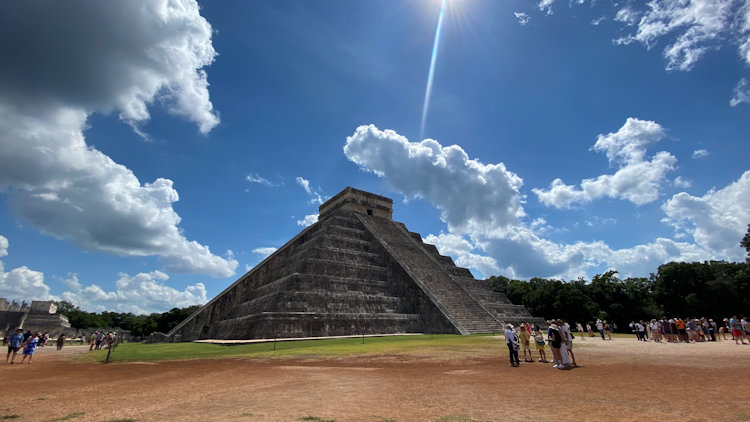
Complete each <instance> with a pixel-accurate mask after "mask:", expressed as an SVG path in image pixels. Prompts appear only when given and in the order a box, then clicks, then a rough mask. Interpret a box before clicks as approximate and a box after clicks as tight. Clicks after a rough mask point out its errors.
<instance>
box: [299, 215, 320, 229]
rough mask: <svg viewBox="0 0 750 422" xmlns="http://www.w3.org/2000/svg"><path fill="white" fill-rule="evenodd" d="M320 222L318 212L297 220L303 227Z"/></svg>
mask: <svg viewBox="0 0 750 422" xmlns="http://www.w3.org/2000/svg"><path fill="white" fill-rule="evenodd" d="M317 222H318V214H308V215H306V216H305V218H303V219H302V220H297V225H298V226H302V227H307V226H312V225H313V224H315V223H317Z"/></svg>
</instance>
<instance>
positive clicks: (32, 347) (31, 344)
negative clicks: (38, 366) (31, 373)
mask: <svg viewBox="0 0 750 422" xmlns="http://www.w3.org/2000/svg"><path fill="white" fill-rule="evenodd" d="M39 337H40V335H39V334H38V333H37V334H32V335H31V338H27V339H26V340H25V341H24V344H25V345H26V346H25V347H24V349H23V358H21V363H24V362H25V361H26V356H28V357H29V365H31V359H33V358H34V352H36V346H37V345H38V344H39Z"/></svg>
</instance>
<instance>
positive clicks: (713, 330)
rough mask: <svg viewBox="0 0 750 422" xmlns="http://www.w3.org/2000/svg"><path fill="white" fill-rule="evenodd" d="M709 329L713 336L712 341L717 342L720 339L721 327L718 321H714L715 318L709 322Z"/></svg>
mask: <svg viewBox="0 0 750 422" xmlns="http://www.w3.org/2000/svg"><path fill="white" fill-rule="evenodd" d="M708 324H709V328H708V332H709V333H710V334H711V341H716V340H718V339H719V326H718V325H717V324H716V321H714V320H713V318H710V319H709V320H708Z"/></svg>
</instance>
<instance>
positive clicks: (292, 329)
mask: <svg viewBox="0 0 750 422" xmlns="http://www.w3.org/2000/svg"><path fill="white" fill-rule="evenodd" d="M422 331H423V327H422V319H421V316H420V315H416V314H377V313H375V314H370V313H359V312H357V313H348V314H346V313H316V312H266V313H262V314H254V315H246V316H242V317H239V318H232V319H227V320H223V321H219V322H218V323H217V324H216V325H215V326H213V327H208V328H207V329H206V331H205V332H204V333H203V335H202V337H203V338H220V339H233V338H284V337H315V336H319V337H324V336H343V335H352V334H382V333H416V332H422Z"/></svg>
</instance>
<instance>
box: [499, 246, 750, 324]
mask: <svg viewBox="0 0 750 422" xmlns="http://www.w3.org/2000/svg"><path fill="white" fill-rule="evenodd" d="M746 237H748V236H746ZM487 283H489V285H490V287H492V288H493V289H494V290H496V291H499V292H504V293H505V294H506V295H507V296H508V299H510V301H511V302H513V303H516V304H522V305H524V306H526V308H527V309H528V310H529V311H530V312H531V314H532V315H534V316H539V317H543V318H546V319H550V318H561V319H563V320H565V321H568V322H581V323H585V322H587V321H593V320H596V319H606V320H608V321H609V322H615V323H616V324H618V326H620V327H624V326H626V325H627V324H628V323H629V322H630V321H635V320H646V319H651V318H661V317H662V316H666V317H677V316H679V317H682V318H686V317H698V318H699V317H706V318H714V319H717V318H718V319H722V318H724V317H726V316H728V315H734V314H737V315H749V314H750V263H733V262H723V261H706V262H702V263H701V262H692V263H686V262H670V263H667V264H664V265H661V266H660V267H659V269H658V271H657V273H656V274H652V275H651V277H649V278H633V277H629V278H626V279H624V280H622V279H620V278H618V277H617V271H607V272H605V273H604V274H598V275H596V276H594V277H593V279H592V280H591V282H587V281H586V280H584V279H578V280H574V281H569V282H566V281H564V280H556V279H544V278H532V279H531V280H529V281H521V280H511V279H509V278H507V277H504V276H493V277H490V278H489V279H487Z"/></svg>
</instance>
